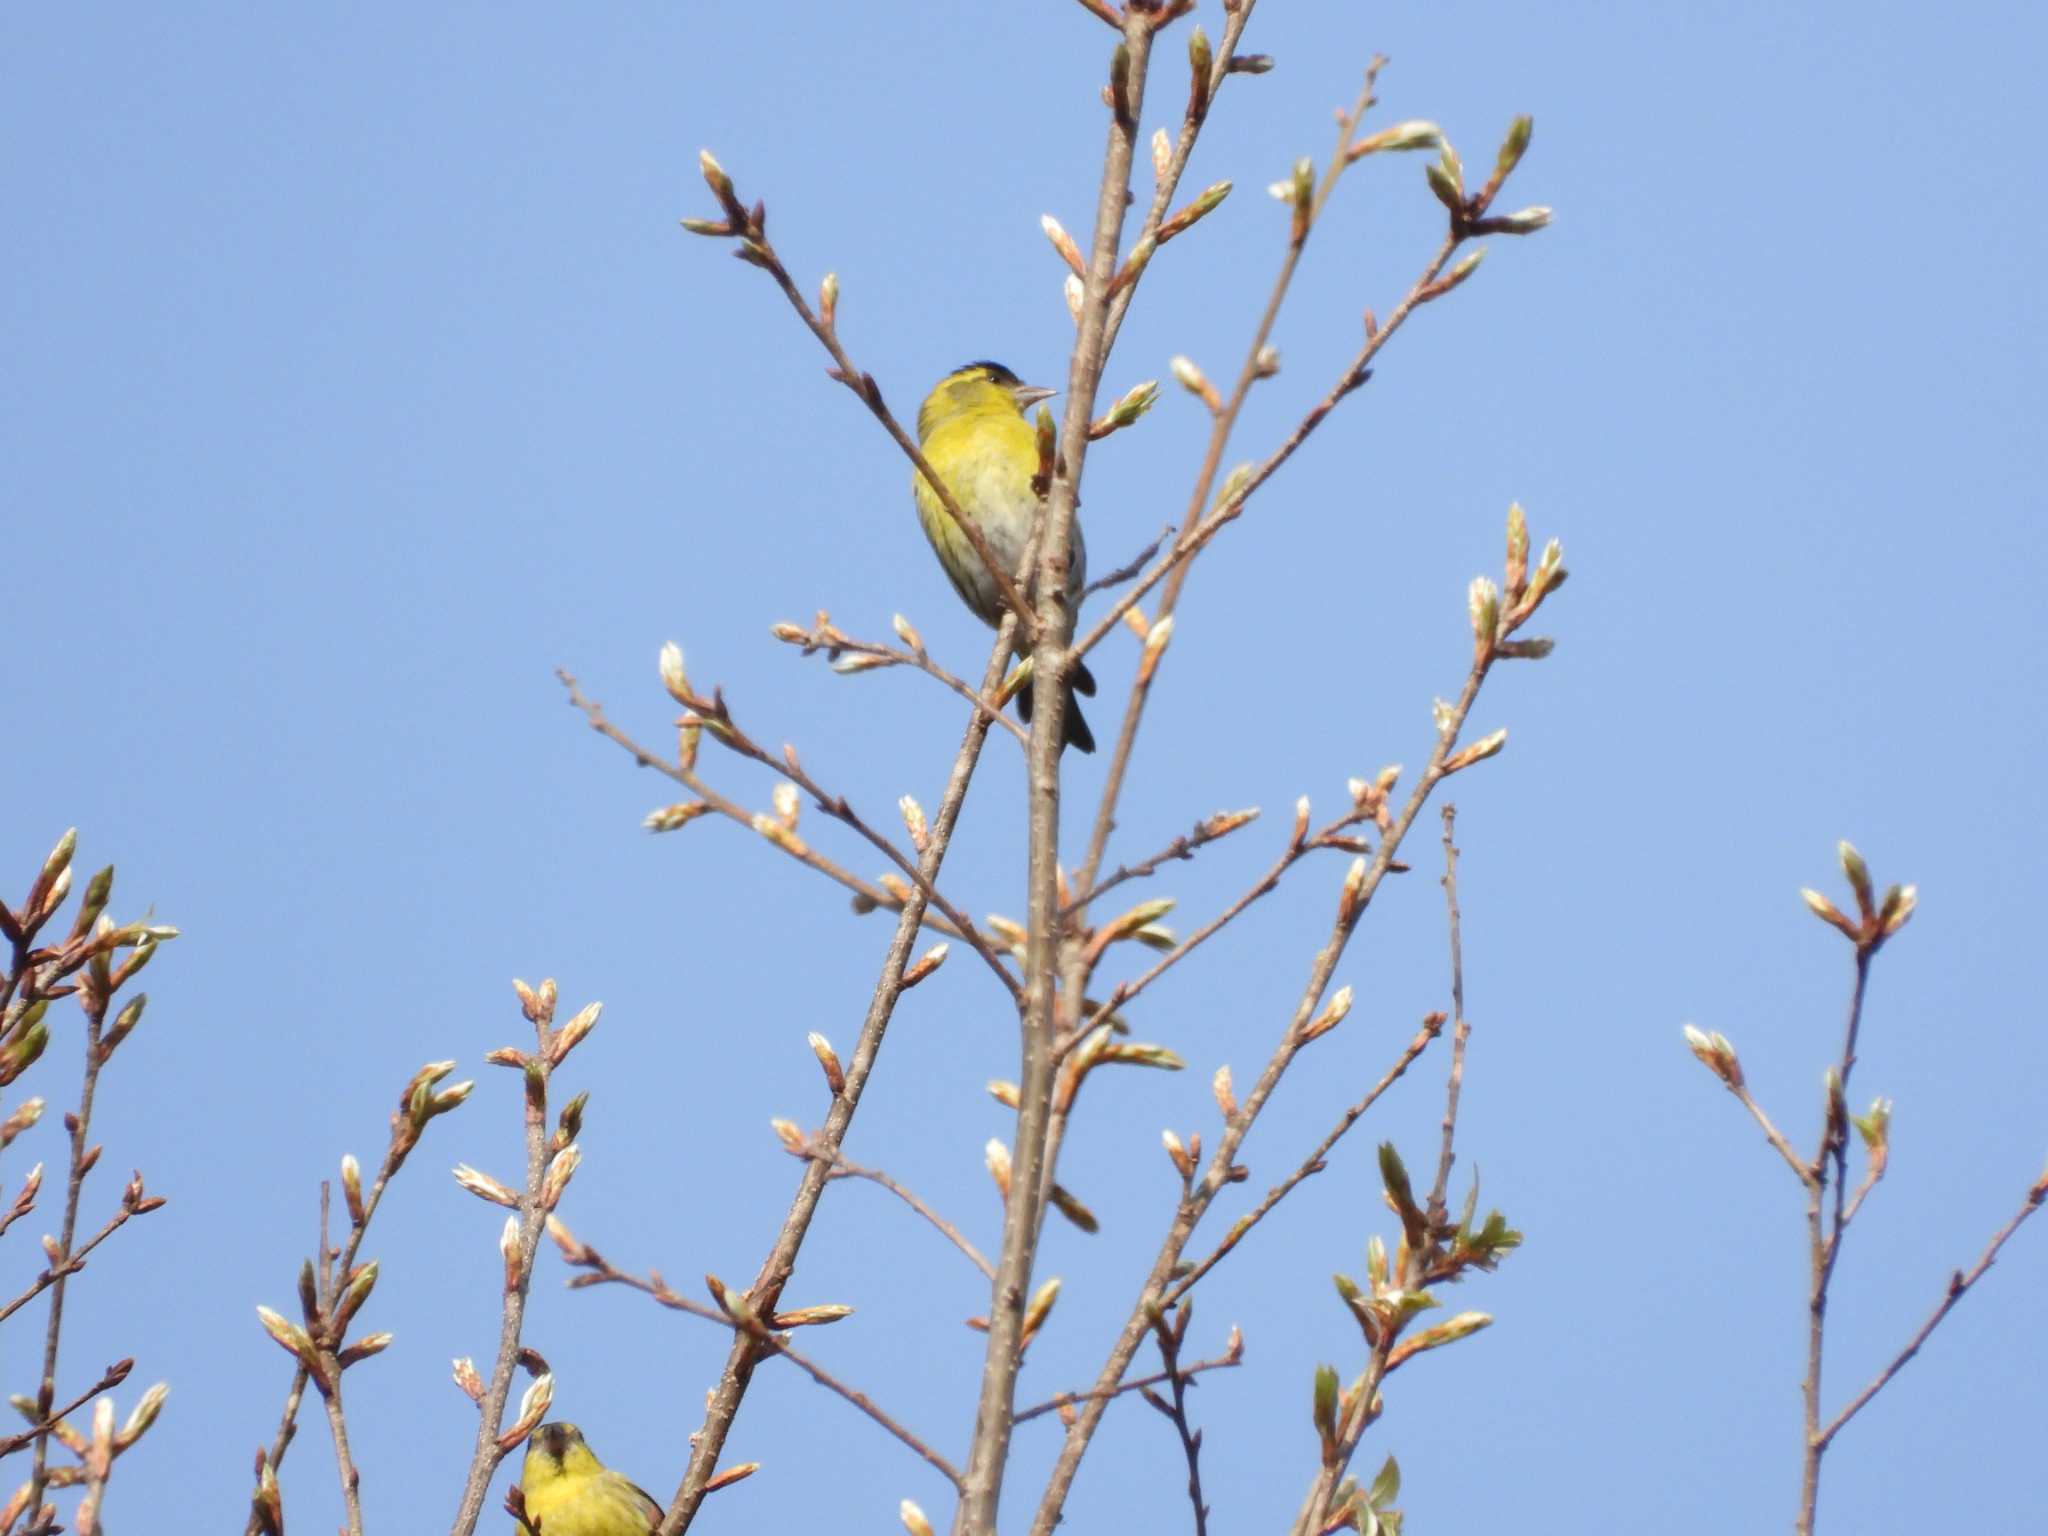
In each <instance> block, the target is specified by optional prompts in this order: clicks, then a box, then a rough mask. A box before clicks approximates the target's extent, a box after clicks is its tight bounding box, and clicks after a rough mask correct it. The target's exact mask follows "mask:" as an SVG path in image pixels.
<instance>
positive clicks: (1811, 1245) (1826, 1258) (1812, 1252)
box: [1793, 943, 1876, 1536]
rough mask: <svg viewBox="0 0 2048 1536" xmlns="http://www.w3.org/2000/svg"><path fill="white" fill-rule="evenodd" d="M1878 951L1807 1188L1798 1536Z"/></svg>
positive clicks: (1816, 1447) (1865, 962)
mask: <svg viewBox="0 0 2048 1536" xmlns="http://www.w3.org/2000/svg"><path fill="white" fill-rule="evenodd" d="M1875 953H1876V949H1875V947H1874V946H1872V945H1867V944H1862V943H1859V944H1858V945H1857V946H1856V983H1855V986H1854V987H1853V988H1851V990H1850V993H1849V1017H1848V1021H1847V1023H1846V1024H1845V1025H1844V1026H1843V1030H1842V1054H1841V1057H1840V1058H1839V1060H1837V1062H1836V1063H1835V1071H1834V1074H1833V1081H1832V1083H1831V1084H1830V1087H1829V1092H1828V1103H1827V1110H1826V1113H1825V1114H1824V1115H1823V1116H1822V1120H1821V1133H1820V1147H1819V1150H1817V1151H1816V1152H1815V1153H1814V1156H1813V1162H1812V1164H1811V1168H1812V1170H1813V1173H1814V1174H1815V1175H1816V1176H1815V1177H1814V1178H1812V1179H1809V1180H1808V1181H1807V1186H1806V1244H1807V1269H1808V1274H1807V1289H1806V1375H1805V1377H1804V1379H1803V1380H1802V1381H1801V1382H1800V1390H1799V1396H1800V1403H1801V1406H1802V1409H1803V1411H1804V1419H1805V1422H1804V1425H1803V1430H1804V1433H1803V1436H1802V1441H1803V1444H1804V1452H1803V1454H1802V1456H1801V1458H1800V1471H1799V1516H1798V1519H1797V1520H1796V1521H1795V1522H1794V1524H1793V1529H1794V1531H1796V1532H1797V1533H1798V1536H1813V1521H1814V1513H1815V1509H1816V1507H1817V1506H1818V1504H1819V1501H1820V1463H1821V1458H1822V1457H1823V1456H1825V1455H1826V1454H1827V1449H1828V1437H1827V1436H1825V1435H1823V1434H1822V1432H1821V1418H1820V1411H1821V1410H1820V1393H1821V1361H1822V1356H1823V1354H1824V1352H1825V1346H1826V1333H1827V1311H1828V1286H1829V1283H1830V1282H1831V1281H1832V1280H1833V1278H1834V1273H1835V1263H1836V1261H1837V1260H1838V1259H1839V1258H1840V1257H1841V1247H1842V1229H1843V1226H1844V1218H1845V1215H1846V1211H1845V1208H1844V1204H1843V1202H1844V1201H1845V1200H1846V1198H1847V1195H1846V1192H1845V1190H1844V1185H1845V1184H1846V1183H1847V1178H1848V1174H1847V1170H1848V1156H1849V1147H1848V1143H1849V1126H1848V1121H1847V1117H1846V1112H1845V1110H1844V1108H1843V1105H1844V1102H1845V1101H1844V1098H1843V1095H1844V1094H1845V1093H1846V1091H1847V1089H1848V1085H1849V1073H1850V1072H1851V1071H1852V1070H1854V1068H1855V1066H1856V1037H1857V1033H1858V1031H1859V1030H1861V1028H1862V1026H1863V995H1864V990H1865V988H1866V987H1867V986H1868V984H1869V981H1870V961H1871V957H1872V956H1873V955H1874V954H1875ZM1830 1164H1832V1167H1833V1174H1832V1180H1833V1183H1834V1187H1835V1195H1834V1215H1833V1221H1832V1224H1830V1222H1829V1220H1828V1217H1827V1215H1826V1212H1825V1208H1824V1202H1825V1200H1826V1198H1827V1186H1828V1183H1829V1181H1830V1173H1829V1167H1830Z"/></svg>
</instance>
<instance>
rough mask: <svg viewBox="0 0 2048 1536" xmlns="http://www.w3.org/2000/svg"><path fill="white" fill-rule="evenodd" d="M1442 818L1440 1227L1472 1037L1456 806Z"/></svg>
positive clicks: (1432, 1211) (1435, 1201) (1436, 1193)
mask: <svg viewBox="0 0 2048 1536" xmlns="http://www.w3.org/2000/svg"><path fill="white" fill-rule="evenodd" d="M1442 815H1443V819H1444V905H1445V907H1446V908H1447V909H1448V911H1449V914H1450V926H1451V1021H1452V1023H1451V1070H1450V1073H1449V1075H1448V1080H1447V1082H1446V1085H1445V1088H1444V1121H1443V1146H1442V1149H1441V1150H1440V1151H1439V1152H1438V1153H1437V1159H1436V1182H1435V1183H1434V1184H1432V1185H1431V1186H1430V1191H1429V1207H1428V1209H1429V1219H1430V1222H1431V1224H1432V1225H1434V1226H1442V1225H1443V1224H1444V1222H1445V1221H1446V1220H1448V1218H1449V1207H1448V1205H1447V1203H1446V1200H1445V1197H1446V1195H1447V1194H1448V1193H1449V1192H1450V1187H1451V1164H1452V1162H1453V1161H1454V1160H1455V1157H1456V1153H1455V1151H1454V1147H1453V1143H1454V1141H1455V1139H1456V1137H1457V1133H1458V1094H1459V1092H1460V1091H1461V1090H1462V1089H1463V1087H1464V1086H1465V1042H1466V1041H1467V1040H1469V1039H1471V1037H1472V1025H1471V1023H1470V1021H1468V1020H1467V1019H1466V1017H1465V950H1464V940H1463V937H1462V935H1461V933H1460V918H1459V913H1458V846H1457V844H1456V843H1454V842H1452V841H1451V835H1452V833H1453V832H1454V831H1455V830H1456V828H1457V824H1458V807H1457V806H1456V805H1454V804H1452V803H1450V802H1448V801H1447V802H1445V804H1444V808H1443V812H1442Z"/></svg>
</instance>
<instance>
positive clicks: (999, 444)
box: [911, 362, 1095, 752]
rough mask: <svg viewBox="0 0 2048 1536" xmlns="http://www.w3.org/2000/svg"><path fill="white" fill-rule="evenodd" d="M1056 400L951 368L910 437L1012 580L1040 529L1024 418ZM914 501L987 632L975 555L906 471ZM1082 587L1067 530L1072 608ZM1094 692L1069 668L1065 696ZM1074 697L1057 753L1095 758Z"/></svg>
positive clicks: (984, 593) (985, 597)
mask: <svg viewBox="0 0 2048 1536" xmlns="http://www.w3.org/2000/svg"><path fill="white" fill-rule="evenodd" d="M1055 393H1057V391H1054V390H1050V389H1045V388H1042V387H1040V386H1038V385H1035V384H1026V383H1025V382H1024V381H1023V380H1021V379H1019V378H1018V377H1017V375H1016V374H1014V373H1012V372H1011V371H1010V370H1009V369H1007V368H1005V367H1004V366H1003V365H1002V364H1001V363H990V362H980V363H968V364H967V365H966V366H964V367H961V368H956V369H954V370H953V371H952V372H951V373H949V374H947V375H946V376H945V377H944V378H943V379H941V380H939V382H938V385H937V386H936V387H935V388H934V389H933V390H932V392H931V393H930V394H929V395H927V396H925V401H924V404H923V406H922V407H920V408H919V410H918V413H917V437H918V442H919V444H920V445H921V446H922V447H923V449H924V456H925V458H926V459H928V460H929V461H930V462H931V466H932V468H933V469H935V470H936V471H938V474H939V478H940V479H942V480H944V481H945V482H946V488H947V489H948V490H949V491H951V492H952V493H953V499H954V500H955V501H957V502H958V503H959V504H960V510H961V511H963V512H965V513H966V514H967V515H968V516H969V517H971V518H972V519H974V523H975V526H976V527H977V528H979V529H980V530H981V535H982V537H983V538H984V539H986V540H987V541H988V547H989V551H990V553H992V554H993V555H994V556H995V557H996V559H997V560H998V561H1000V562H1001V563H1002V564H1003V567H1004V571H1005V574H1007V575H1015V574H1016V571H1017V567H1018V566H1019V565H1020V564H1022V562H1023V559H1024V546H1025V545H1026V544H1028V543H1029V542H1030V540H1031V530H1032V528H1033V526H1034V525H1035V524H1036V522H1037V520H1038V507H1039V500H1038V496H1037V494H1036V493H1035V492H1034V491H1033V490H1032V488H1031V481H1032V479H1033V477H1034V476H1036V475H1037V473H1038V433H1037V430H1036V429H1035V428H1034V427H1033V426H1032V424H1031V421H1030V420H1029V418H1028V417H1027V416H1026V415H1025V412H1027V411H1029V410H1030V409H1031V407H1032V406H1034V405H1036V404H1037V403H1038V402H1039V401H1041V400H1047V399H1050V398H1051V397H1052V396H1053V395H1054V394H1055ZM911 488H912V490H914V491H915V492H916V494H917V520H918V521H919V522H920V523H922V524H923V525H924V536H925V537H926V538H927V539H929V540H931V546H932V551H933V553H935V554H936V555H937V556H938V557H939V564H940V565H942V566H944V567H945V571H946V575H947V576H948V577H950V578H951V579H952V582H953V590H954V591H956V592H958V593H959V594H960V597H961V600H962V601H963V602H965V603H966V604H967V606H968V607H969V608H971V609H972V610H973V611H974V613H975V616H976V617H977V618H979V619H980V620H981V621H982V622H983V623H984V624H987V625H988V626H989V627H990V628H995V627H996V626H998V625H1000V624H1001V623H1002V620H1003V598H1002V590H1001V588H1000V587H998V586H997V584H996V581H995V578H994V577H992V576H991V575H990V574H989V572H988V567H987V566H985V565H984V564H983V563H982V559H981V556H980V555H979V554H978V553H977V552H976V551H975V548H974V546H973V545H972V544H971V543H969V542H968V539H967V535H966V534H964V533H962V532H961V531H960V529H959V528H958V527H957V526H955V524H954V522H953V518H952V516H951V514H950V513H948V512H947V511H946V507H945V503H943V502H941V501H940V500H939V497H938V493H937V492H935V491H934V490H933V489H932V488H931V485H930V484H929V482H927V481H926V480H925V477H924V475H923V473H922V472H920V471H917V470H913V471H912V472H911ZM1087 580H1088V553H1087V550H1086V549H1085V548H1084V547H1083V545H1082V543H1081V525H1080V524H1079V523H1078V522H1077V523H1076V524H1075V525H1074V542H1073V550H1072V558H1071V559H1070V560H1069V561H1068V564H1067V603H1068V606H1069V607H1078V606H1079V605H1080V602H1081V593H1082V590H1083V588H1084V587H1085V586H1086V584H1087ZM1094 692H1095V679H1094V678H1093V677H1092V676H1090V675H1089V672H1088V668H1087V667H1086V666H1085V665H1083V664H1080V663H1076V664H1075V666H1074V675H1073V693H1081V694H1088V695H1090V696H1092V695H1093V694H1094ZM1073 693H1070V694H1068V695H1067V713H1066V719H1065V720H1064V722H1063V723H1062V727H1061V741H1062V744H1063V745H1066V746H1072V747H1079V748H1080V749H1081V750H1082V751H1083V752H1093V751H1094V750H1095V734H1094V732H1092V731H1090V730H1089V729H1088V722H1087V721H1086V720H1084V719H1082V718H1081V710H1080V707H1079V706H1078V705H1077V704H1076V703H1075V702H1074V697H1073ZM1017 710H1018V713H1020V714H1021V715H1023V717H1024V719H1025V720H1026V722H1029V721H1030V719H1031V690H1030V689H1029V688H1028V687H1027V688H1025V689H1024V690H1023V691H1022V692H1020V693H1019V694H1018V695H1017Z"/></svg>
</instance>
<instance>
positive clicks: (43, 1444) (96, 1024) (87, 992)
mask: <svg viewBox="0 0 2048 1536" xmlns="http://www.w3.org/2000/svg"><path fill="white" fill-rule="evenodd" d="M78 997H79V1001H80V1002H81V1003H82V1004H83V1005H84V1008H85V1079H84V1082H83V1083H82V1084H81V1086H80V1088H79V1090H78V1109H77V1110H76V1112H74V1113H73V1114H72V1115H71V1116H70V1127H71V1168H70V1174H69V1176H68V1177H67V1179H66V1180H65V1184H64V1221H63V1224H62V1226H61V1227H59V1229H58V1231H59V1236H58V1239H57V1257H56V1258H54V1259H53V1260H52V1261H51V1263H50V1269H51V1271H52V1273H54V1274H55V1275H56V1277H57V1278H56V1279H55V1280H54V1281H53V1282H52V1283H51V1286H50V1315H49V1320H48V1322H47V1324H46V1325H45V1327H44V1330H43V1374H42V1380H41V1381H40V1382H39V1383H38V1384H37V1387H36V1417H37V1418H38V1419H48V1418H49V1417H50V1409H51V1406H52V1405H53V1404H54V1403H55V1402H56V1401H57V1351H58V1346H59V1344H60V1343H61V1342H62V1340H63V1336H64V1293H65V1291H66V1289H67V1288H68V1286H69V1282H70V1279H71V1268H72V1266H71V1264H70V1259H71V1257H72V1254H71V1245H72V1243H73V1242H74V1241H75V1240H76V1238H77V1236H78V1200H79V1195H80V1194H81V1192H83V1190H84V1188H85V1176H86V1174H87V1173H88V1172H90V1171H91V1169H92V1157H96V1156H97V1153H98V1149H97V1148H94V1147H92V1146H91V1145H90V1143H89V1141H88V1139H87V1138H88V1137H89V1136H90V1135H91V1134H92V1107H93V1096H94V1095H95V1093H96V1092H97V1091H98V1089H99V1082H100V1066H101V1061H100V1037H101V1034H102V1032H103V1030H104V1029H105V1026H106V1022H107V1005H108V1002H109V994H108V991H107V989H106V988H105V987H104V986H103V985H102V984H101V982H100V979H99V978H98V977H97V976H89V977H88V984H87V985H86V986H84V987H83V988H81V989H80V991H79V994H78ZM88 1153H91V1154H92V1157H89V1156H88ZM49 1458H50V1433H49V1431H48V1430H47V1429H46V1430H44V1431H43V1432H42V1433H40V1434H38V1435H37V1436H36V1448H35V1459H34V1465H33V1467H32V1468H31V1470H30V1472H29V1491H28V1506H27V1507H28V1509H29V1511H30V1514H29V1536H36V1533H37V1532H38V1531H40V1530H46V1529H48V1527H46V1526H41V1525H39V1524H38V1523H37V1519H36V1513H35V1512H36V1511H38V1510H40V1509H41V1508H42V1505H43V1490H44V1489H45V1488H46V1487H48V1486H49V1477H50V1470H49Z"/></svg>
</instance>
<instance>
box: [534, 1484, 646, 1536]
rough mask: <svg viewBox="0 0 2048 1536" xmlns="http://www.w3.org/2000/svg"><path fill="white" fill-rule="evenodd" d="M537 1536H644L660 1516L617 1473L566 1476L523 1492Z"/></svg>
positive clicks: (639, 1493)
mask: <svg viewBox="0 0 2048 1536" xmlns="http://www.w3.org/2000/svg"><path fill="white" fill-rule="evenodd" d="M525 1494H526V1512H527V1515H528V1516H529V1517H530V1518H533V1519H537V1520H539V1522H540V1528H541V1531H542V1536H647V1532H648V1531H649V1530H650V1529H651V1528H652V1526H653V1523H654V1521H655V1520H656V1519H658V1518H659V1517H660V1513H661V1512H660V1511H659V1510H658V1509H655V1508H653V1507H652V1505H651V1503H650V1502H649V1500H648V1499H647V1496H646V1495H645V1494H643V1493H641V1491H640V1490H639V1489H638V1488H635V1487H634V1486H633V1484H632V1483H631V1482H629V1481H627V1479H626V1478H624V1477H622V1476H621V1475H620V1474H618V1473H617V1472H613V1471H611V1470H610V1469H606V1470H604V1471H602V1472H591V1473H584V1474H581V1475H579V1474H575V1473H567V1474H564V1475H562V1476H559V1477H554V1478H550V1479H548V1480H547V1481H545V1482H543V1483H541V1484H540V1485H539V1486H538V1487H533V1486H528V1487H526V1488H525Z"/></svg>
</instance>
